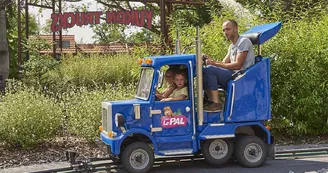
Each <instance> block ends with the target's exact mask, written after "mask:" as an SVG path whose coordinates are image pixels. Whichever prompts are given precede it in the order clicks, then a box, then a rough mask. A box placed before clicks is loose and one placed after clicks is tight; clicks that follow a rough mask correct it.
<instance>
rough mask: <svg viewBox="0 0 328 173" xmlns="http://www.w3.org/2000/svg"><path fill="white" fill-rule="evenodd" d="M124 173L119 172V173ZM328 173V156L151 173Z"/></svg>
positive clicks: (198, 164) (15, 171) (194, 165)
mask: <svg viewBox="0 0 328 173" xmlns="http://www.w3.org/2000/svg"><path fill="white" fill-rule="evenodd" d="M63 166H68V164H67V163H52V164H45V165H31V166H27V167H19V168H11V169H2V170H0V173H22V172H29V171H36V170H44V169H51V168H58V167H63ZM120 172H122V173H124V171H119V173H120ZM305 172H309V173H315V172H320V173H328V155H323V156H315V157H303V158H293V159H291V158H288V159H276V160H267V161H266V163H265V164H264V165H263V166H262V167H260V168H244V167H241V166H240V165H239V164H238V163H232V162H231V163H228V164H226V165H224V166H222V167H219V168H213V167H210V166H209V165H207V164H206V163H205V162H204V160H200V161H193V162H183V163H180V164H176V163H174V164H170V165H165V166H160V167H155V168H153V169H152V171H151V173H305Z"/></svg>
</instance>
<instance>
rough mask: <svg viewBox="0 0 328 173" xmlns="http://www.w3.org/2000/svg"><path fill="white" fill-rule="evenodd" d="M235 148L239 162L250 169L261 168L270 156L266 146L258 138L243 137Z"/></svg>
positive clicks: (238, 140)
mask: <svg viewBox="0 0 328 173" xmlns="http://www.w3.org/2000/svg"><path fill="white" fill-rule="evenodd" d="M235 148H236V150H235V156H236V159H237V161H238V162H239V163H240V164H241V165H243V166H245V167H249V168H254V167H259V166H261V165H262V164H263V163H264V161H265V160H266V158H267V155H268V149H267V146H266V144H265V143H264V141H263V140H262V139H260V138H259V137H257V136H242V137H240V138H238V139H237V142H236V147H235Z"/></svg>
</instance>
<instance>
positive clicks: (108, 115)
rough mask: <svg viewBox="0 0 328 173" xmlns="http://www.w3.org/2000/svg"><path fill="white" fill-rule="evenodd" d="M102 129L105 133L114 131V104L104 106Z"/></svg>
mask: <svg viewBox="0 0 328 173" xmlns="http://www.w3.org/2000/svg"><path fill="white" fill-rule="evenodd" d="M102 127H103V131H105V132H109V131H111V130H112V104H111V103H110V102H103V104H102Z"/></svg>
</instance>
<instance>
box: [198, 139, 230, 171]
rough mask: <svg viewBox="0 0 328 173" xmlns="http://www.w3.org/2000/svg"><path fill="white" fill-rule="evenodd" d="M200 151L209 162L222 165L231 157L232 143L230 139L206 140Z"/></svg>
mask: <svg viewBox="0 0 328 173" xmlns="http://www.w3.org/2000/svg"><path fill="white" fill-rule="evenodd" d="M202 153H203V156H204V158H205V160H206V161H207V162H208V163H209V164H211V165H213V166H218V165H222V164H224V163H226V162H227V161H229V159H230V158H231V156H232V153H233V144H232V142H231V140H230V139H214V140H206V141H204V143H203V146H202Z"/></svg>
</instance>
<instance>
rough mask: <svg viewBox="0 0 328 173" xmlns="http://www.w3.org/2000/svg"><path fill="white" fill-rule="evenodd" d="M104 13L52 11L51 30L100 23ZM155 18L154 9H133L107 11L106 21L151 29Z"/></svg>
mask: <svg viewBox="0 0 328 173" xmlns="http://www.w3.org/2000/svg"><path fill="white" fill-rule="evenodd" d="M102 15H103V12H101V11H95V12H74V13H73V12H68V13H63V14H62V13H52V14H51V19H52V23H51V31H52V32H56V31H59V30H61V29H67V28H72V27H73V26H75V25H77V26H83V25H89V24H99V23H100V17H101V16H102ZM152 18H153V11H152V10H140V11H139V10H131V11H107V12H106V23H108V24H124V25H130V24H131V25H134V26H139V27H146V28H148V29H151V22H152Z"/></svg>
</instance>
